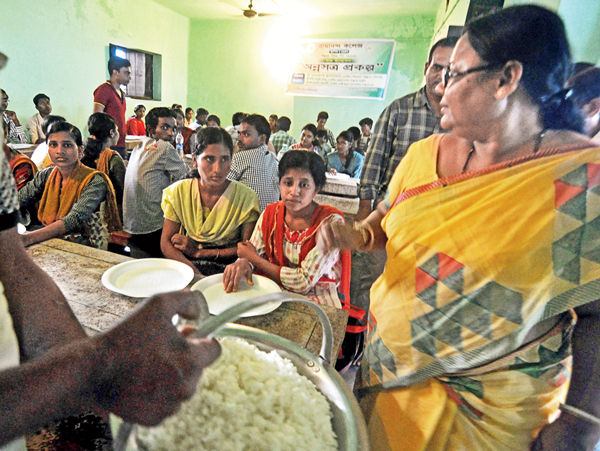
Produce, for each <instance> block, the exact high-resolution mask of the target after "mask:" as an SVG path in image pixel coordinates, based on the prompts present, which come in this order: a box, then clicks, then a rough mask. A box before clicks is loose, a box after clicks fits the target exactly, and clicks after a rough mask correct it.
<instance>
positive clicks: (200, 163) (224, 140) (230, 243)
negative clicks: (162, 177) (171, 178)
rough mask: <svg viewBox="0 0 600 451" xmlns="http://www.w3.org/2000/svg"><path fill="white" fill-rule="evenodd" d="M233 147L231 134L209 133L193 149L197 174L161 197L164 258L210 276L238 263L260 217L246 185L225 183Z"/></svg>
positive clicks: (210, 130)
mask: <svg viewBox="0 0 600 451" xmlns="http://www.w3.org/2000/svg"><path fill="white" fill-rule="evenodd" d="M232 153H233V142H232V140H231V136H230V135H229V133H227V131H225V130H224V129H222V128H220V127H219V128H217V127H206V128H203V129H202V130H200V131H199V132H198V139H197V144H196V147H195V149H193V156H194V165H195V167H196V168H197V172H196V173H195V174H194V175H193V177H192V178H191V179H186V180H181V181H179V182H177V183H174V184H173V185H171V186H169V187H168V188H167V189H165V190H164V192H163V200H162V209H163V212H164V214H165V224H164V227H163V232H162V236H161V243H160V246H161V250H162V252H163V254H164V256H165V257H167V258H170V259H172V260H178V261H181V262H183V263H186V264H187V265H189V266H191V267H192V268H193V269H194V271H195V272H197V273H200V274H203V275H211V274H217V273H220V272H223V270H224V269H225V266H226V265H227V264H229V263H231V262H233V261H235V259H236V258H237V243H239V242H241V241H245V240H248V239H250V236H251V235H252V231H253V230H254V225H255V224H256V220H257V219H258V216H259V214H260V205H259V203H258V196H257V195H256V193H255V192H254V191H252V189H250V188H248V187H247V186H246V185H243V184H242V183H239V182H235V181H232V180H227V174H229V169H230V167H231V155H232Z"/></svg>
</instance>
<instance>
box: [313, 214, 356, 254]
mask: <svg viewBox="0 0 600 451" xmlns="http://www.w3.org/2000/svg"><path fill="white" fill-rule="evenodd" d="M364 245H365V242H364V240H363V236H362V235H361V233H360V232H358V231H356V230H354V229H353V228H352V226H350V225H348V224H342V223H339V222H329V223H327V224H323V225H322V226H321V227H320V228H319V231H318V232H317V248H318V249H319V252H322V253H327V252H330V251H331V249H351V250H360V249H362V248H363V247H364Z"/></svg>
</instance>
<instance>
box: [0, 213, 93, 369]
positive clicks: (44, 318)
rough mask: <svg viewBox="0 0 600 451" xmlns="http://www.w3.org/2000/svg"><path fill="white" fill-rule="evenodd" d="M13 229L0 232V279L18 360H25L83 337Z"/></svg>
mask: <svg viewBox="0 0 600 451" xmlns="http://www.w3.org/2000/svg"><path fill="white" fill-rule="evenodd" d="M61 222H62V221H61ZM16 230H17V229H16V228H12V229H9V230H5V231H3V232H0V249H1V250H2V258H1V259H0V280H1V281H2V283H3V285H4V291H5V294H6V298H7V299H8V300H9V309H10V314H11V315H12V318H13V324H14V328H15V331H16V333H17V337H18V338H19V345H20V349H21V359H22V360H25V361H26V360H30V359H33V358H36V357H37V356H39V355H40V354H42V353H44V352H45V351H47V350H48V349H50V348H51V347H53V346H57V345H63V344H66V343H69V342H71V341H73V340H76V339H79V338H83V337H85V332H84V331H83V329H82V327H81V326H80V324H79V322H78V321H77V319H76V318H75V315H74V314H73V312H72V310H71V308H70V307H69V305H68V304H67V301H66V299H65V298H64V296H63V294H62V293H61V291H60V290H59V289H58V287H57V286H56V284H55V283H54V281H52V279H51V278H50V276H48V274H46V273H45V272H44V271H43V270H42V269H41V268H40V267H39V266H37V265H36V264H35V263H34V262H33V260H32V259H31V258H30V256H29V254H28V253H27V251H26V250H25V248H24V247H23V245H22V241H21V237H20V236H19V235H18V233H17V231H16Z"/></svg>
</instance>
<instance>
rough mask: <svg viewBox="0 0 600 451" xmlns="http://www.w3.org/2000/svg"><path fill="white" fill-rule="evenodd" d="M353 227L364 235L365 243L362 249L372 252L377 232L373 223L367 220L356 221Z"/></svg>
mask: <svg viewBox="0 0 600 451" xmlns="http://www.w3.org/2000/svg"><path fill="white" fill-rule="evenodd" d="M352 228H353V229H354V230H356V231H357V232H358V233H360V236H361V237H362V241H363V245H362V249H361V250H363V251H366V252H371V251H372V250H373V245H374V244H375V232H374V231H373V227H371V224H369V223H368V222H367V221H361V222H355V223H354V226H353V227H352Z"/></svg>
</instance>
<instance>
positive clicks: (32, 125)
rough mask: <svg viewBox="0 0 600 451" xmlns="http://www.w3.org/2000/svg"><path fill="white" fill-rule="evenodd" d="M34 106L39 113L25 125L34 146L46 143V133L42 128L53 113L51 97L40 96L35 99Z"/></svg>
mask: <svg viewBox="0 0 600 451" xmlns="http://www.w3.org/2000/svg"><path fill="white" fill-rule="evenodd" d="M33 104H34V105H35V109H36V110H38V112H37V113H36V114H35V115H34V116H32V117H30V118H29V119H28V120H27V123H26V124H25V127H27V131H28V132H29V137H30V138H31V142H32V143H33V144H39V143H42V142H44V141H46V131H45V130H44V129H43V128H42V121H43V120H44V118H45V117H46V116H48V115H49V114H50V113H52V105H51V104H50V97H48V96H47V95H46V94H38V95H36V96H35V97H34V98H33Z"/></svg>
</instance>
